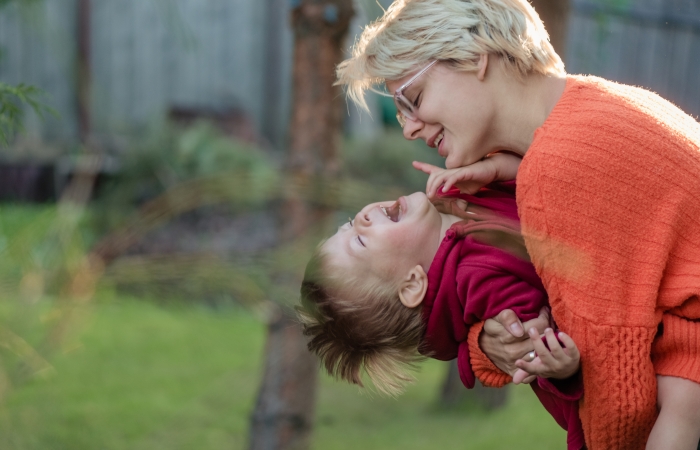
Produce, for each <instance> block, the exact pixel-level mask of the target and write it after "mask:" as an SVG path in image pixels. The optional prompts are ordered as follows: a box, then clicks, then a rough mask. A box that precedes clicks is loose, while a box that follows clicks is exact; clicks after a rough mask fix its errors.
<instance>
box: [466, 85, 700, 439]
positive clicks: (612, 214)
mask: <svg viewBox="0 0 700 450" xmlns="http://www.w3.org/2000/svg"><path fill="white" fill-rule="evenodd" d="M517 181H518V192H517V200H518V212H519V214H520V218H521V222H522V229H523V234H524V235H525V241H526V245H527V248H528V251H529V252H530V255H531V257H532V261H533V263H534V264H535V267H536V269H537V272H538V274H539V275H540V277H541V278H542V280H543V282H544V285H545V287H546V288H547V292H548V293H549V296H550V303H551V306H552V315H553V317H554V319H555V320H556V322H557V325H558V326H559V328H560V329H562V330H563V331H565V332H567V333H569V334H570V335H571V337H572V338H573V339H574V341H575V342H576V344H577V345H578V347H579V349H580V351H581V369H582V371H583V382H584V397H583V399H582V400H581V405H580V414H581V421H582V423H583V427H584V433H585V436H586V443H587V445H588V448H589V449H590V450H598V449H606V450H610V449H643V448H644V447H645V445H646V441H647V438H648V436H649V432H650V431H651V427H652V426H653V424H654V420H655V418H656V379H655V376H654V374H655V373H656V374H661V375H671V376H677V377H683V378H687V379H690V380H692V381H695V382H697V383H700V321H698V320H697V319H700V125H699V124H698V123H697V122H696V121H695V120H693V118H691V117H690V116H688V115H686V114H684V113H683V112H682V111H681V110H679V109H678V108H677V107H675V106H674V105H672V104H671V103H669V102H667V101H665V100H663V99H662V98H660V97H659V96H657V95H656V94H653V93H651V92H649V91H646V90H643V89H640V88H635V87H631V86H625V85H621V84H617V83H613V82H610V81H606V80H603V79H600V78H595V77H581V76H570V77H569V78H568V80H567V85H566V89H565V91H564V94H563V95H562V97H561V99H560V100H559V102H558V103H557V105H556V106H555V108H554V109H553V110H552V112H551V114H550V116H549V117H548V118H547V120H546V121H545V123H544V125H543V126H542V127H541V128H539V129H538V130H537V131H536V133H535V137H534V140H533V142H532V145H531V146H530V148H529V150H528V152H527V154H526V155H525V157H524V159H523V162H522V164H521V166H520V170H519V171H518V177H517ZM694 320H695V321H694ZM661 322H663V327H662V329H663V332H662V333H659V335H658V336H657V330H658V329H661V328H659V324H660V323H661ZM472 328H473V329H472V330H471V332H470V336H469V341H470V350H471V353H472V365H473V367H474V369H475V373H476V375H477V376H478V377H479V378H480V379H481V380H482V381H484V382H486V384H489V385H502V384H504V383H505V382H507V381H510V377H508V376H506V375H505V374H503V372H500V371H499V370H498V369H496V368H495V366H493V364H492V363H491V362H490V361H489V360H488V359H487V358H486V356H485V355H484V354H483V353H482V352H481V350H480V349H479V347H478V333H479V332H480V331H481V326H479V327H476V326H475V327H472ZM652 361H653V363H652ZM699 407H700V405H699Z"/></svg>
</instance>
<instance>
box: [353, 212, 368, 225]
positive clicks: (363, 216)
mask: <svg viewBox="0 0 700 450" xmlns="http://www.w3.org/2000/svg"><path fill="white" fill-rule="evenodd" d="M355 222H356V223H357V224H358V225H361V226H367V225H370V224H371V223H372V219H370V217H369V210H368V209H367V208H364V209H363V210H362V211H360V212H359V213H357V215H356V216H355Z"/></svg>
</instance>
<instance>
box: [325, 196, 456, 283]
mask: <svg viewBox="0 0 700 450" xmlns="http://www.w3.org/2000/svg"><path fill="white" fill-rule="evenodd" d="M441 227H442V219H441V216H440V214H439V213H438V211H437V210H436V209H435V207H434V206H433V205H432V203H430V201H429V200H428V198H427V197H426V196H425V194H424V193H422V192H416V193H414V194H411V195H409V196H407V197H401V198H399V199H398V200H397V201H385V202H378V203H372V204H369V205H367V206H365V207H364V208H363V209H362V210H361V211H360V212H359V213H357V215H356V216H355V218H354V219H353V220H352V222H348V223H346V224H345V225H343V226H342V227H340V228H339V229H338V232H337V233H336V234H335V235H333V236H332V237H331V238H330V239H328V241H326V243H325V244H324V250H325V252H327V254H328V255H329V258H330V262H331V264H333V265H335V266H339V267H341V268H344V269H347V270H348V271H349V272H350V273H352V274H353V275H359V274H362V272H363V271H364V272H366V273H372V274H375V275H377V276H381V277H400V276H403V275H404V274H405V273H407V272H408V271H409V270H410V269H412V268H413V267H415V266H416V265H421V266H422V267H423V269H424V270H425V271H426V272H427V271H428V268H429V267H430V264H431V263H432V261H433V258H434V257H435V253H436V252H437V249H438V247H439V245H440V240H441V238H442V236H441Z"/></svg>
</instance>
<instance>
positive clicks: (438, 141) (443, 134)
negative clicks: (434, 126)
mask: <svg viewBox="0 0 700 450" xmlns="http://www.w3.org/2000/svg"><path fill="white" fill-rule="evenodd" d="M444 137H445V132H444V131H442V132H440V134H438V137H436V138H435V148H437V147H439V146H440V142H442V139H443V138H444Z"/></svg>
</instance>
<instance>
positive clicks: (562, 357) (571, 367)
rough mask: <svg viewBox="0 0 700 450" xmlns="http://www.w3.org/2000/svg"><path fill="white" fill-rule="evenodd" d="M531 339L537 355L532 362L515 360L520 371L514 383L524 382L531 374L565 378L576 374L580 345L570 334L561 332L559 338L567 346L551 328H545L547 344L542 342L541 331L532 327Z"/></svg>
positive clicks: (515, 375) (578, 365) (515, 376)
mask: <svg viewBox="0 0 700 450" xmlns="http://www.w3.org/2000/svg"><path fill="white" fill-rule="evenodd" d="M529 333H530V341H531V342H532V344H533V346H534V348H535V353H536V355H537V357H536V358H535V359H534V360H532V361H531V362H527V361H524V360H523V359H519V360H517V361H516V362H515V365H516V366H517V367H518V371H516V373H515V374H514V375H513V383H515V384H518V383H522V382H523V380H526V379H528V378H529V377H530V376H538V377H543V378H555V379H558V380H563V379H566V378H569V377H570V376H571V375H573V374H575V373H576V372H577V371H578V369H579V367H580V363H581V354H580V353H579V351H578V347H576V344H575V343H574V340H573V339H571V338H570V337H569V336H568V335H566V334H564V333H561V332H560V333H559V339H561V341H562V343H563V344H564V346H565V347H566V348H563V347H562V346H561V344H559V340H558V339H557V336H556V335H555V334H554V331H553V330H552V329H551V328H547V329H546V330H544V336H545V339H546V340H547V346H549V349H547V346H545V345H544V342H542V337H541V336H540V333H539V332H538V331H537V330H536V329H534V328H531V329H530V331H529Z"/></svg>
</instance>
